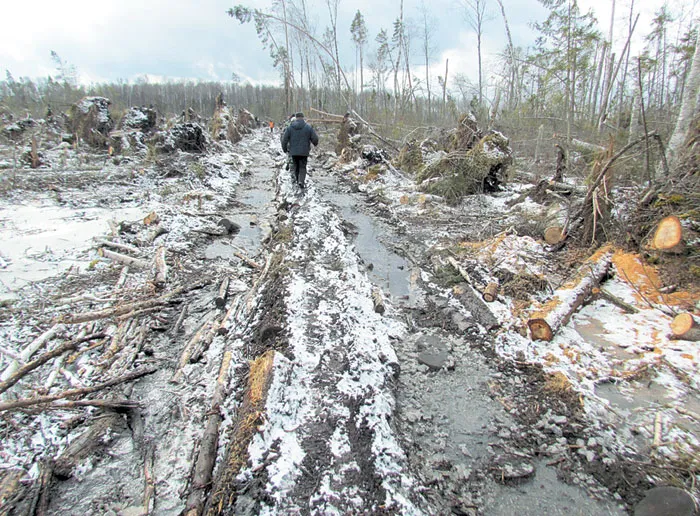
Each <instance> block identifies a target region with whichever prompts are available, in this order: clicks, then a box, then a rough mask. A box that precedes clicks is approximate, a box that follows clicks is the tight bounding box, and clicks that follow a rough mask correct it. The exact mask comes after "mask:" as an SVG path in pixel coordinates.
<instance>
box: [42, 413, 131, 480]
mask: <svg viewBox="0 0 700 516" xmlns="http://www.w3.org/2000/svg"><path fill="white" fill-rule="evenodd" d="M125 429H126V421H124V418H123V417H122V416H120V415H119V414H117V413H115V412H108V413H106V414H104V415H103V416H99V417H97V418H96V419H95V422H94V423H93V424H92V425H91V426H90V428H88V429H87V430H86V431H85V432H83V433H82V434H81V435H80V437H78V438H77V439H75V440H74V441H73V442H72V443H71V444H70V446H68V448H66V450H65V451H64V452H63V453H62V454H61V456H60V457H58V458H57V459H56V461H55V462H54V465H53V473H54V475H56V477H58V478H60V479H67V478H70V477H71V476H72V475H73V469H74V468H75V467H76V466H77V465H78V464H80V463H81V462H83V461H84V460H85V459H87V458H88V457H90V456H91V455H93V454H94V453H96V452H97V451H98V450H100V449H101V448H104V447H105V446H106V445H107V444H109V442H110V441H111V439H113V438H114V436H116V435H119V433H120V432H121V431H123V430H125Z"/></svg>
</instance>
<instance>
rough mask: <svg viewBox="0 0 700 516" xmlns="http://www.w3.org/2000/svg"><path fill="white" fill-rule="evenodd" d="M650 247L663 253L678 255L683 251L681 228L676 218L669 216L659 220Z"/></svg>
mask: <svg viewBox="0 0 700 516" xmlns="http://www.w3.org/2000/svg"><path fill="white" fill-rule="evenodd" d="M652 246H653V248H654V249H657V250H658V251H663V252H665V253H674V254H680V253H682V252H683V251H685V243H684V242H683V226H681V221H680V219H679V218H678V217H676V216H675V215H671V216H669V217H665V218H663V219H661V222H659V225H658V226H657V228H656V232H655V233H654V240H653V242H652Z"/></svg>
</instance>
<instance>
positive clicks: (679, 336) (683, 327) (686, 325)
mask: <svg viewBox="0 0 700 516" xmlns="http://www.w3.org/2000/svg"><path fill="white" fill-rule="evenodd" d="M671 332H672V333H671V338H672V339H673V340H690V341H693V342H698V341H700V324H699V323H698V322H697V321H696V320H695V317H693V314H690V313H688V312H685V313H682V314H678V315H677V316H675V317H674V318H673V321H672V322H671Z"/></svg>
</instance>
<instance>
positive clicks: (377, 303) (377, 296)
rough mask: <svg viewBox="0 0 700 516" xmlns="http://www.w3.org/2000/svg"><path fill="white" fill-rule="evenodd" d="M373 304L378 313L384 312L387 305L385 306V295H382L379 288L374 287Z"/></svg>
mask: <svg viewBox="0 0 700 516" xmlns="http://www.w3.org/2000/svg"><path fill="white" fill-rule="evenodd" d="M372 304H373V305H374V311H375V312H376V313H378V314H383V313H384V310H386V307H385V306H384V297H383V296H382V291H381V290H379V289H378V288H373V289H372Z"/></svg>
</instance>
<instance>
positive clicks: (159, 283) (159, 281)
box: [153, 246, 168, 288]
mask: <svg viewBox="0 0 700 516" xmlns="http://www.w3.org/2000/svg"><path fill="white" fill-rule="evenodd" d="M167 279H168V264H167V263H166V262H165V247H163V246H160V247H159V248H158V249H157V250H156V255H155V257H154V258H153V284H154V285H155V286H156V287H157V288H163V287H164V286H165V282H166V281H167Z"/></svg>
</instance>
